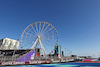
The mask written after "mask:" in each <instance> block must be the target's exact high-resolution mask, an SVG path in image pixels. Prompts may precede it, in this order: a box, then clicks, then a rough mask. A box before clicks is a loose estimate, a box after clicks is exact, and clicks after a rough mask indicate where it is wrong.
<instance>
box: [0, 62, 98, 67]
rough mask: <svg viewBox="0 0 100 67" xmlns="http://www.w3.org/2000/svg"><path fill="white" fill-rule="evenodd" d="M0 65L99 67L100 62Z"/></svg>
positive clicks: (23, 66)
mask: <svg viewBox="0 0 100 67" xmlns="http://www.w3.org/2000/svg"><path fill="white" fill-rule="evenodd" d="M0 67H100V63H76V62H72V63H59V64H41V65H22V66H0Z"/></svg>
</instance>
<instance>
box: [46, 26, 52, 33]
mask: <svg viewBox="0 0 100 67" xmlns="http://www.w3.org/2000/svg"><path fill="white" fill-rule="evenodd" d="M52 29H53V27H52V28H50V29H49V30H47V31H46V32H45V33H47V32H49V31H50V30H52ZM45 33H44V34H45Z"/></svg>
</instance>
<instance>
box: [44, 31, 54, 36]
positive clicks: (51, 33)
mask: <svg viewBox="0 0 100 67" xmlns="http://www.w3.org/2000/svg"><path fill="white" fill-rule="evenodd" d="M53 33H55V31H53V32H50V33H45V35H49V34H53Z"/></svg>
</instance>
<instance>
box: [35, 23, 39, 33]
mask: <svg viewBox="0 0 100 67" xmlns="http://www.w3.org/2000/svg"><path fill="white" fill-rule="evenodd" d="M35 26H36V30H37V32H38V28H37V24H35Z"/></svg>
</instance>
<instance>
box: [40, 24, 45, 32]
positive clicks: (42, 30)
mask: <svg viewBox="0 0 100 67" xmlns="http://www.w3.org/2000/svg"><path fill="white" fill-rule="evenodd" d="M44 26H45V23H44V24H43V27H42V30H41V32H42V31H43V29H44Z"/></svg>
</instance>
